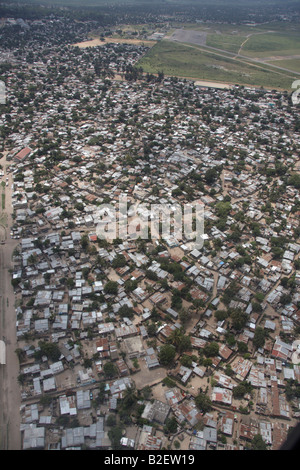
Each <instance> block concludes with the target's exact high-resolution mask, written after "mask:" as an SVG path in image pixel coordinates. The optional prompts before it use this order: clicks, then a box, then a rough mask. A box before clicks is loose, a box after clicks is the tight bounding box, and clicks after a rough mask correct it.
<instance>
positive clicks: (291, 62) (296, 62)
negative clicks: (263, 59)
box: [268, 54, 300, 73]
mask: <svg viewBox="0 0 300 470" xmlns="http://www.w3.org/2000/svg"><path fill="white" fill-rule="evenodd" d="M299 55H300V54H299ZM268 64H273V65H277V66H278V67H284V68H286V69H288V70H293V71H295V72H298V73H300V59H285V60H274V61H270V62H268Z"/></svg>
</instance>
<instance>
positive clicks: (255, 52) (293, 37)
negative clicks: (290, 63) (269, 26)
mask: <svg viewBox="0 0 300 470" xmlns="http://www.w3.org/2000/svg"><path fill="white" fill-rule="evenodd" d="M243 54H244V55H247V56H249V57H259V58H265V57H272V56H280V57H283V58H284V57H286V56H290V55H296V54H300V34H299V33H294V32H293V33H287V32H285V33H277V32H276V33H273V32H272V33H265V34H264V33H262V34H255V35H254V34H253V35H252V36H251V37H249V38H248V40H247V42H246V43H245V44H244V46H243Z"/></svg>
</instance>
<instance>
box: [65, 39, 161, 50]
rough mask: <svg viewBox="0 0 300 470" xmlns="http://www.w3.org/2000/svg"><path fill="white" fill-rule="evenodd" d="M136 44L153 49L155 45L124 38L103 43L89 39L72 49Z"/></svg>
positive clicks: (78, 43)
mask: <svg viewBox="0 0 300 470" xmlns="http://www.w3.org/2000/svg"><path fill="white" fill-rule="evenodd" d="M110 43H114V44H118V43H119V44H137V45H142V44H143V45H145V46H149V47H153V46H154V45H155V44H156V41H142V40H141V39H125V38H105V39H104V41H101V40H100V39H99V38H95V39H90V40H89V41H83V42H77V43H76V44H73V46H74V47H76V46H77V47H80V48H85V47H95V46H104V44H110Z"/></svg>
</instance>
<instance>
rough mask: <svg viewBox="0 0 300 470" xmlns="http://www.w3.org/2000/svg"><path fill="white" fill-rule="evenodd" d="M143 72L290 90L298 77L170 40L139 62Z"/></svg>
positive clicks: (158, 44) (154, 48) (159, 44)
mask: <svg viewBox="0 0 300 470" xmlns="http://www.w3.org/2000/svg"><path fill="white" fill-rule="evenodd" d="M138 66H141V67H142V68H143V70H144V72H149V73H158V72H159V71H163V72H164V74H165V75H171V76H177V77H185V78H191V79H196V80H197V79H198V80H212V81H218V82H223V83H232V84H241V85H252V86H256V87H264V88H271V89H283V90H290V87H291V83H292V82H293V80H295V79H296V78H297V77H296V76H292V74H288V73H285V72H281V71H280V72H279V71H278V72H277V71H274V70H272V69H271V68H270V67H268V66H265V65H261V66H259V65H254V64H253V65H252V64H250V63H247V62H246V61H242V60H235V59H234V58H232V57H230V56H226V55H225V54H222V53H213V52H207V51H205V50H203V49H201V47H200V46H199V47H198V46H192V45H190V46H189V45H185V44H178V43H174V42H170V41H165V40H164V41H161V42H159V43H157V44H156V45H155V46H154V47H153V48H152V49H151V50H150V51H149V52H148V53H147V54H146V56H144V57H143V58H142V59H141V60H140V61H139V63H138Z"/></svg>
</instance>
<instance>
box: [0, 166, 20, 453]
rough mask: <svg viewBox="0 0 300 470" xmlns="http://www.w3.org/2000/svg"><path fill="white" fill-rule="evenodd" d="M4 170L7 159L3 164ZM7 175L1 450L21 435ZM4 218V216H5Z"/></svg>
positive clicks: (0, 309) (1, 265)
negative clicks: (4, 351) (4, 348)
mask: <svg viewBox="0 0 300 470" xmlns="http://www.w3.org/2000/svg"><path fill="white" fill-rule="evenodd" d="M0 163H1V165H2V166H3V168H4V170H5V168H6V161H5V157H4V158H2V159H1V161H0ZM6 176H8V186H5V208H4V210H3V213H5V214H6V215H7V217H6V218H5V220H6V223H5V224H3V225H2V231H3V232H4V234H5V240H4V243H3V244H1V245H0V339H2V340H4V342H5V345H6V364H1V365H0V449H1V450H19V449H21V436H20V405H21V398H20V389H19V384H18V374H19V362H18V358H17V355H16V353H15V350H16V348H17V339H16V313H15V296H14V290H13V287H12V284H11V273H10V269H11V268H12V253H13V251H14V249H15V247H16V246H17V241H16V240H14V239H12V238H11V237H10V226H11V223H12V218H11V215H12V204H11V184H12V177H11V175H7V174H6V172H5V174H4V178H3V179H4V180H6ZM2 215H3V214H2Z"/></svg>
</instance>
